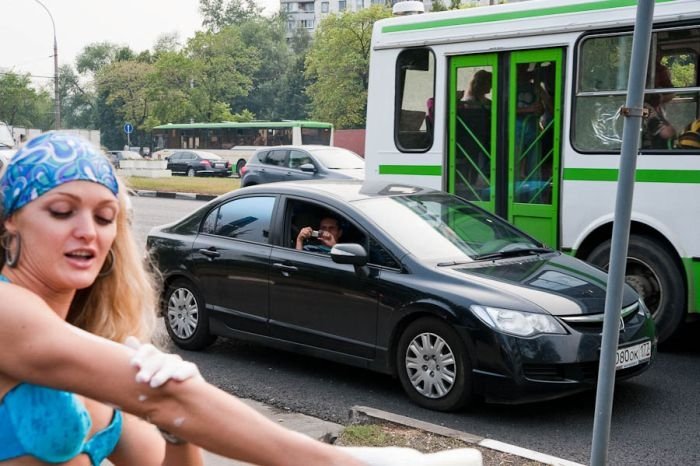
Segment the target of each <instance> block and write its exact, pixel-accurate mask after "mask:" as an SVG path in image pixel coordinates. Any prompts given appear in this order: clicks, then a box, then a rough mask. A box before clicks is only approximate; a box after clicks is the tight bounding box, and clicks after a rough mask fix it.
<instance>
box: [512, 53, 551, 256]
mask: <svg viewBox="0 0 700 466" xmlns="http://www.w3.org/2000/svg"><path fill="white" fill-rule="evenodd" d="M561 69H562V50H561V49H545V50H530V51H521V52H513V53H511V54H510V70H509V79H508V81H509V92H508V136H509V137H508V203H507V206H508V207H507V209H508V214H507V217H506V218H507V219H508V220H509V221H510V222H511V223H513V224H514V225H516V226H517V227H519V228H520V229H522V230H524V231H525V232H527V233H529V234H530V235H532V236H534V237H535V238H537V239H539V240H540V241H542V242H543V243H545V244H547V245H548V246H551V247H553V248H557V247H558V246H559V244H558V228H557V227H558V218H559V217H558V210H559V160H560V139H561V115H560V112H561V88H562V80H561V77H562V73H561Z"/></svg>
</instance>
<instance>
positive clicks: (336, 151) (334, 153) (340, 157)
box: [312, 147, 365, 170]
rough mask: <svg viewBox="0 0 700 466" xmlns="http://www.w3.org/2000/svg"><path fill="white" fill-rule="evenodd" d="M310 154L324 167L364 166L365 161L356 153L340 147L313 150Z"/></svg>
mask: <svg viewBox="0 0 700 466" xmlns="http://www.w3.org/2000/svg"><path fill="white" fill-rule="evenodd" d="M312 154H313V155H314V156H315V157H316V158H317V159H318V160H319V162H321V164H322V165H323V166H324V167H326V168H332V169H337V170H344V169H354V168H359V169H363V168H365V161H364V160H363V159H362V157H360V156H359V155H357V154H356V153H354V152H352V151H349V150H347V149H341V148H340V147H329V148H328V149H318V150H314V151H313V152H312Z"/></svg>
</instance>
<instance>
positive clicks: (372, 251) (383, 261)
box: [369, 238, 400, 269]
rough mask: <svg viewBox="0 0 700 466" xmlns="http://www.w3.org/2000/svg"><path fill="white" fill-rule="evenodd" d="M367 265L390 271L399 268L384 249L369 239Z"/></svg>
mask: <svg viewBox="0 0 700 466" xmlns="http://www.w3.org/2000/svg"><path fill="white" fill-rule="evenodd" d="M369 263H370V264H372V265H378V266H381V267H389V268H392V269H398V268H400V266H399V263H398V262H396V260H395V259H394V258H393V256H392V255H391V254H390V253H389V251H387V250H386V249H384V247H383V246H382V245H381V244H379V242H378V241H377V240H376V239H374V238H370V239H369Z"/></svg>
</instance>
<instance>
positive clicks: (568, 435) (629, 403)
mask: <svg viewBox="0 0 700 466" xmlns="http://www.w3.org/2000/svg"><path fill="white" fill-rule="evenodd" d="M133 201H134V212H135V220H134V228H135V231H136V234H137V236H138V237H139V241H141V242H142V243H145V235H146V234H147V232H148V230H149V229H150V227H151V226H153V225H156V224H160V223H166V222H169V221H172V220H175V219H176V218H178V217H181V216H182V215H184V214H185V213H187V212H189V211H191V210H192V209H194V208H197V207H199V206H201V205H202V203H201V202H198V201H183V200H172V199H161V198H133ZM698 336H700V323H695V324H693V325H690V326H688V327H687V328H686V331H685V332H684V334H683V335H681V337H680V338H678V339H676V341H675V343H674V345H673V346H672V347H668V348H665V349H664V351H662V352H661V353H659V355H658V358H657V360H656V362H655V365H654V366H653V367H652V368H651V369H650V370H649V371H648V372H647V373H645V374H643V375H642V376H640V377H638V378H635V379H632V380H630V381H627V382H623V383H621V384H618V385H617V387H616V389H615V398H614V407H613V418H612V424H611V438H610V446H609V449H608V460H609V461H608V464H610V465H616V466H617V465H696V464H700V435H698V430H699V428H700V408H699V405H700V403H698V400H697V399H698V395H699V394H700V344H698ZM180 353H181V354H183V356H184V357H185V358H187V359H189V360H192V361H194V362H196V363H197V364H198V365H199V367H200V370H201V371H202V373H203V374H204V376H205V377H206V378H207V380H209V381H210V382H212V383H214V384H215V385H217V386H219V387H221V388H222V389H224V390H226V391H229V392H231V393H234V394H236V395H238V396H240V397H243V398H252V399H255V400H257V401H262V402H265V403H268V404H272V405H274V406H277V407H279V408H282V409H289V410H292V411H298V412H302V413H304V414H308V415H312V416H317V417H320V418H323V419H326V420H330V421H334V422H338V423H346V422H347V419H348V411H349V409H350V408H351V407H352V406H354V405H364V406H370V407H374V408H378V409H382V410H385V411H390V412H393V413H397V414H401V415H404V416H411V417H414V418H416V419H420V420H423V421H427V422H431V423H434V424H438V425H444V426H447V427H450V428H453V429H459V430H462V431H465V432H469V433H472V434H475V435H479V436H483V437H488V438H492V439H496V440H500V441H503V442H507V443H511V444H514V445H519V446H522V447H524V448H529V449H532V450H536V451H539V452H542V453H547V454H550V455H554V456H558V457H561V458H565V459H568V460H572V461H577V462H580V463H587V462H588V460H589V457H590V445H591V434H592V429H593V418H594V411H595V396H594V395H595V394H594V393H587V394H581V395H577V396H573V397H569V398H565V399H561V400H556V401H550V402H546V403H537V404H529V405H518V406H503V405H485V404H476V405H475V406H472V407H471V408H469V409H467V410H465V411H462V412H459V413H449V414H446V413H437V412H433V411H428V410H425V409H422V408H419V407H417V406H415V405H413V404H412V403H410V402H409V401H408V399H407V398H406V397H405V396H404V394H403V392H402V390H401V388H400V386H399V383H398V381H396V380H394V379H392V378H391V377H388V376H385V375H380V374H375V373H372V372H369V371H365V370H360V369H356V368H352V367H347V366H343V365H340V364H335V363H330V362H327V361H323V360H318V359H314V358H310V357H302V356H297V355H293V354H289V353H285V352H280V351H277V350H272V349H268V348H264V347H261V346H258V345H254V344H249V343H244V342H238V341H231V340H224V339H219V340H218V341H217V343H215V344H214V345H213V346H212V347H211V348H209V349H208V350H207V351H204V352H199V353H193V352H184V351H180Z"/></svg>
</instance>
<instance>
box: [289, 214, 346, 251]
mask: <svg viewBox="0 0 700 466" xmlns="http://www.w3.org/2000/svg"><path fill="white" fill-rule="evenodd" d="M341 236H343V230H342V228H340V222H339V221H338V219H337V218H335V217H331V216H329V215H327V216H325V217H323V218H322V219H321V223H320V224H319V226H318V231H316V230H314V229H313V228H312V227H310V226H307V227H304V228H302V229H301V231H299V234H298V235H297V242H296V248H297V249H298V250H300V251H311V252H323V253H326V254H328V253H329V252H331V248H333V246H335V244H336V243H337V242H338V241H340V237H341Z"/></svg>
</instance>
